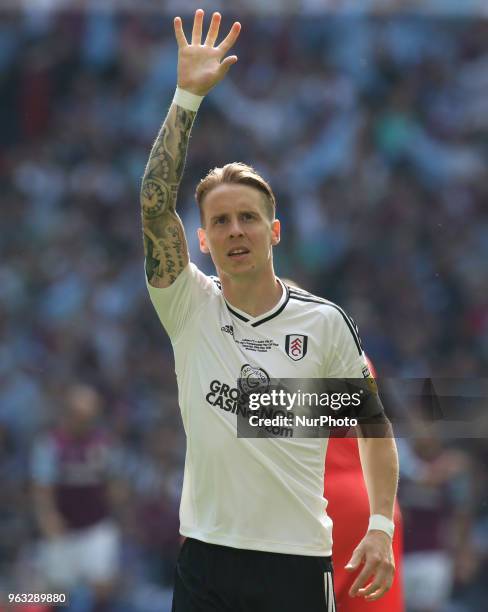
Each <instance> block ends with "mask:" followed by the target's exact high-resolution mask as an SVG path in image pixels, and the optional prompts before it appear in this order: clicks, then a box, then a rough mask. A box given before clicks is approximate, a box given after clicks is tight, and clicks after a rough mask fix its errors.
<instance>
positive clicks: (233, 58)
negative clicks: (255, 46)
mask: <svg viewBox="0 0 488 612" xmlns="http://www.w3.org/2000/svg"><path fill="white" fill-rule="evenodd" d="M236 62H237V55H229V57H226V58H225V59H224V60H223V61H222V62H221V63H220V68H219V72H220V76H221V78H224V76H225V75H226V74H227V72H228V71H229V68H230V67H231V66H232V65H233V64H235V63H236Z"/></svg>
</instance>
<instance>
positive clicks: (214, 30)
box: [205, 13, 222, 47]
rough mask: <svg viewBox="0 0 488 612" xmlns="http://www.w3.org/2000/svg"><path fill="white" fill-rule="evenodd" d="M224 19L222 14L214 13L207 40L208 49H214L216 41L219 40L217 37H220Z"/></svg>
mask: <svg viewBox="0 0 488 612" xmlns="http://www.w3.org/2000/svg"><path fill="white" fill-rule="evenodd" d="M221 20H222V17H221V15H220V13H214V14H213V15H212V21H211V22H210V27H209V29H208V33H207V38H206V39H205V44H206V45H207V46H208V47H213V46H214V44H215V41H216V40H217V36H218V35H219V28H220V22H221Z"/></svg>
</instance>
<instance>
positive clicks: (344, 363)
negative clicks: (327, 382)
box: [326, 305, 369, 378]
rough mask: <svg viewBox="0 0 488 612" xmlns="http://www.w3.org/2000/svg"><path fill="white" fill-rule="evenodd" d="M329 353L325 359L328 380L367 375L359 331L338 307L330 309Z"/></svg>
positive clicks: (366, 365)
mask: <svg viewBox="0 0 488 612" xmlns="http://www.w3.org/2000/svg"><path fill="white" fill-rule="evenodd" d="M332 308H333V310H334V312H333V313H332V315H331V326H332V330H331V338H332V344H331V351H330V353H329V355H328V359H327V367H326V370H327V377H328V378H365V377H366V376H367V375H368V374H369V370H368V363H367V360H366V356H365V354H364V351H363V348H362V345H361V339H360V337H359V331H358V328H357V326H356V324H355V323H354V321H353V320H352V319H351V317H349V316H348V315H347V314H346V313H345V312H344V311H343V310H342V308H340V307H339V306H335V305H334V306H333V307H332Z"/></svg>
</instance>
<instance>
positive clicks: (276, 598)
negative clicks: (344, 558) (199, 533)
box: [172, 538, 336, 612]
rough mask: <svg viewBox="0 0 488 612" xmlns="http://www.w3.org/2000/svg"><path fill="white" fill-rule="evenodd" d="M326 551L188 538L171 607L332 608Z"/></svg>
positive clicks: (208, 610)
mask: <svg viewBox="0 0 488 612" xmlns="http://www.w3.org/2000/svg"><path fill="white" fill-rule="evenodd" d="M335 610H336V608H335V599H334V588H333V576H332V561H331V558H330V557H309V556H302V555H285V554H281V553H270V552H261V551H256V550H243V549H241V548H230V547H228V546H217V545H216V544H207V543H205V542H201V541H200V540H193V539H191V538H187V539H186V540H185V543H184V544H183V546H182V548H181V551H180V555H179V557H178V562H177V564H176V573H175V586H174V593H173V607H172V612H302V611H303V612H335Z"/></svg>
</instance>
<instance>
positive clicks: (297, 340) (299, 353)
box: [285, 334, 308, 361]
mask: <svg viewBox="0 0 488 612" xmlns="http://www.w3.org/2000/svg"><path fill="white" fill-rule="evenodd" d="M307 344H308V336H304V335H303V334H288V335H287V336H286V340H285V351H286V354H287V355H288V357H290V359H293V361H300V359H303V358H304V357H305V355H306V354H307Z"/></svg>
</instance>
